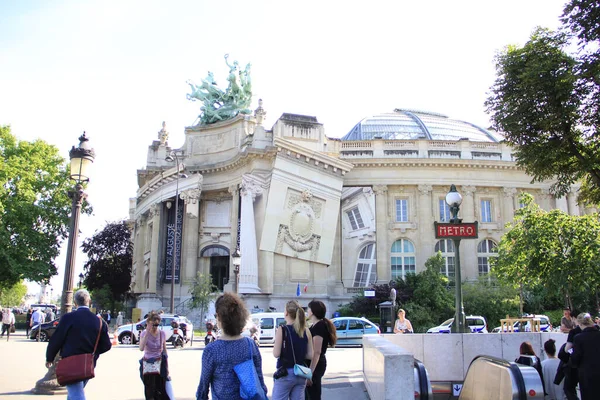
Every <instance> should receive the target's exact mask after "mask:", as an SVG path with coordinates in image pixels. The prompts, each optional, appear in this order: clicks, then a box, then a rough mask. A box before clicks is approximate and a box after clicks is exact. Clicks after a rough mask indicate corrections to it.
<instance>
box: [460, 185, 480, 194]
mask: <svg viewBox="0 0 600 400" xmlns="http://www.w3.org/2000/svg"><path fill="white" fill-rule="evenodd" d="M460 190H461V192H462V193H463V194H464V195H465V196H473V193H475V191H476V190H477V188H476V187H475V186H470V185H465V186H461V187H460Z"/></svg>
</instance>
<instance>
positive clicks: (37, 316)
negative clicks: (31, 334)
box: [30, 308, 44, 342]
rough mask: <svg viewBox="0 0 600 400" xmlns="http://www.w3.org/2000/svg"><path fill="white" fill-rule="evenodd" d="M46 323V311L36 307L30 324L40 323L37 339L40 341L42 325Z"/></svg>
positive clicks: (32, 325)
mask: <svg viewBox="0 0 600 400" xmlns="http://www.w3.org/2000/svg"><path fill="white" fill-rule="evenodd" d="M43 323H44V313H43V312H42V310H40V309H39V308H36V309H35V311H34V312H33V314H31V322H30V326H31V327H34V326H36V325H40V327H39V329H38V331H37V341H38V342H39V341H40V332H41V331H42V327H41V325H42V324H43Z"/></svg>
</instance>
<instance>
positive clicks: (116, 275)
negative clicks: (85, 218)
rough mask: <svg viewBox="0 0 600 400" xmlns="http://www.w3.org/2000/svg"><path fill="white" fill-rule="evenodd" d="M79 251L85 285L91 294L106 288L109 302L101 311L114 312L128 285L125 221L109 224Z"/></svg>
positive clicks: (128, 240)
mask: <svg viewBox="0 0 600 400" xmlns="http://www.w3.org/2000/svg"><path fill="white" fill-rule="evenodd" d="M81 248H82V249H83V252H84V253H86V254H87V256H88V260H87V262H86V263H85V264H84V266H83V267H84V269H85V271H86V273H85V279H84V281H83V282H84V284H85V286H86V287H87V288H88V289H89V290H91V291H92V292H96V291H98V290H106V289H107V288H108V290H109V291H110V296H111V298H112V302H111V303H110V307H109V305H107V304H104V308H110V309H114V302H115V301H121V300H123V296H124V295H125V293H127V292H129V286H130V285H131V266H132V262H133V244H132V243H131V228H130V227H129V225H128V224H127V221H125V220H123V221H120V222H114V223H109V224H107V225H106V226H105V227H104V229H102V230H101V231H100V232H96V233H95V234H94V236H92V237H91V238H87V239H86V240H84V241H83V243H82V245H81Z"/></svg>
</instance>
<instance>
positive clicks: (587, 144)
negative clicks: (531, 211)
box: [486, 0, 600, 204]
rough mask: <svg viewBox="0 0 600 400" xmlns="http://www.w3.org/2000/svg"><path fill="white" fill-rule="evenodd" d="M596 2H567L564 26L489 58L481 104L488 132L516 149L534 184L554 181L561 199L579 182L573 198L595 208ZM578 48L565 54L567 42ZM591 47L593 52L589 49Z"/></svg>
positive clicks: (599, 168)
mask: <svg viewBox="0 0 600 400" xmlns="http://www.w3.org/2000/svg"><path fill="white" fill-rule="evenodd" d="M598 12H599V11H598V5H597V2H595V1H578V0H572V1H571V2H570V3H569V4H568V5H567V7H566V8H565V14H564V15H563V24H564V29H563V30H562V31H559V32H553V31H550V30H547V29H543V28H537V29H536V30H535V31H534V32H533V33H532V35H531V37H530V39H529V41H528V42H527V43H526V44H525V45H524V46H523V47H518V46H507V47H506V48H505V49H504V50H503V51H501V52H500V53H499V54H498V55H497V56H496V75H497V79H496V81H495V82H494V85H493V86H492V87H491V93H490V96H489V97H488V99H487V101H486V107H487V111H488V112H489V113H490V114H491V119H492V122H493V125H494V128H495V129H497V130H499V131H501V132H502V133H503V134H504V135H505V139H506V141H507V142H508V143H510V144H511V145H514V146H515V156H516V159H517V164H518V165H520V166H521V167H523V168H524V169H525V170H526V171H527V172H528V173H529V174H530V175H532V176H533V178H534V180H537V181H542V180H546V179H556V181H555V183H554V184H553V186H552V191H553V192H554V193H555V194H556V195H557V196H561V195H564V194H565V193H567V192H569V190H570V187H571V185H572V184H574V183H577V182H578V183H581V185H582V188H581V193H580V199H581V200H583V201H588V202H591V203H596V204H598V203H600V134H599V132H598V128H599V127H600V114H599V111H600V90H599V88H600V86H599V83H600V80H599V79H600V74H599V72H600V63H599V62H598V60H599V59H600V58H599V57H598V53H597V51H598V50H597V49H598V46H597V45H598V22H597V21H598V20H597V19H595V20H590V19H588V18H589V17H590V16H594V15H597V14H598ZM574 36H576V37H577V38H578V39H579V44H580V46H579V51H578V52H576V53H575V54H571V52H569V49H570V47H572V46H571V42H572V38H573V37H574ZM590 48H595V51H591V50H589V49H590Z"/></svg>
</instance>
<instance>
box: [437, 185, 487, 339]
mask: <svg viewBox="0 0 600 400" xmlns="http://www.w3.org/2000/svg"><path fill="white" fill-rule="evenodd" d="M446 203H448V206H450V213H451V214H452V218H451V219H450V223H441V222H434V223H433V226H434V228H435V238H436V239H452V241H453V242H454V258H455V260H456V265H455V266H454V279H455V282H456V285H455V286H456V299H455V300H456V302H455V308H456V311H455V314H454V323H453V324H452V333H466V332H469V328H468V327H467V324H466V318H465V308H464V306H463V301H462V279H461V274H460V240H461V239H477V237H478V229H477V228H478V224H477V221H475V222H464V223H463V222H462V219H459V218H458V210H459V207H460V204H461V203H462V196H461V195H460V193H458V192H457V191H456V186H454V185H452V186H450V192H448V194H447V195H446Z"/></svg>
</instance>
